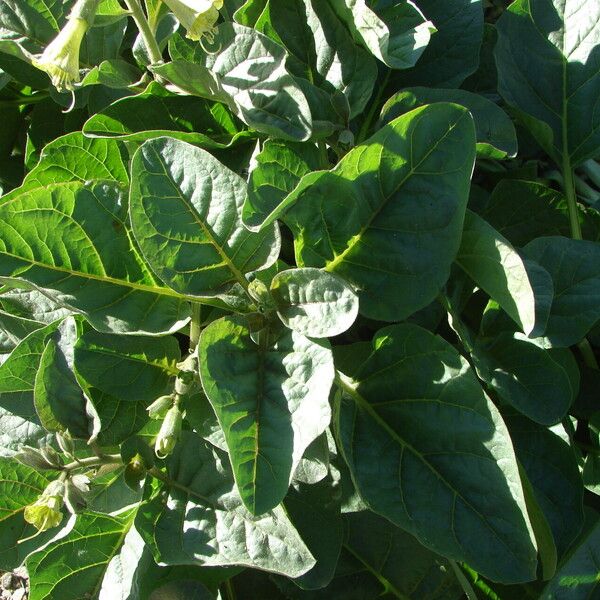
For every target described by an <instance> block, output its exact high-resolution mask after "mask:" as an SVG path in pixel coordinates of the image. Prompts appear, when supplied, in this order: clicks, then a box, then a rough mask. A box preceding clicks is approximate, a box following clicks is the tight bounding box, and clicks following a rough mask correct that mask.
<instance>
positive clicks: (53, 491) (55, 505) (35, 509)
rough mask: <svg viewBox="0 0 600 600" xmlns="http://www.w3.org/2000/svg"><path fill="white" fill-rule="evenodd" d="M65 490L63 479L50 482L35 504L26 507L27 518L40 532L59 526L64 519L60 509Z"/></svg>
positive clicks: (25, 516)
mask: <svg viewBox="0 0 600 600" xmlns="http://www.w3.org/2000/svg"><path fill="white" fill-rule="evenodd" d="M64 491H65V485H64V483H63V482H62V481H53V482H52V483H50V484H49V485H48V487H47V488H46V489H45V490H44V491H43V493H42V495H41V496H40V497H39V498H38V499H37V500H36V501H35V502H34V503H33V504H30V505H29V506H26V507H25V513H24V515H23V516H24V518H25V520H26V521H27V522H28V523H31V524H32V525H33V526H34V527H35V528H36V529H37V530H38V531H40V532H41V531H46V530H48V529H52V528H53V527H58V525H60V523H61V521H62V519H63V514H62V512H61V510H60V509H61V508H62V505H63V495H64Z"/></svg>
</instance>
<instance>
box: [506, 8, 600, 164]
mask: <svg viewBox="0 0 600 600" xmlns="http://www.w3.org/2000/svg"><path fill="white" fill-rule="evenodd" d="M497 29H498V34H499V38H498V44H497V45H496V62H497V65H498V76H499V79H498V90H499V91H500V93H501V94H502V96H503V97H504V99H505V100H506V101H507V102H508V103H509V104H511V105H512V106H514V107H515V108H517V109H518V110H519V111H520V112H521V113H522V115H523V117H524V121H525V123H526V124H527V126H528V127H529V128H530V129H531V131H532V133H533V134H534V136H535V137H536V138H537V140H538V142H539V143H540V144H541V145H542V146H543V148H544V149H545V150H546V151H547V152H548V153H549V154H550V155H551V156H552V157H553V158H554V160H555V161H556V162H557V163H558V164H559V165H561V166H564V167H565V168H571V166H576V165H577V164H580V163H581V162H583V161H584V160H585V159H587V158H590V157H594V156H595V155H596V154H597V153H598V150H599V149H600V114H599V113H598V111H597V110H596V107H597V102H598V96H599V95H600V71H599V70H598V46H599V44H600V5H599V4H598V2H597V1H596V0H579V1H578V2H576V3H574V4H573V3H570V2H564V1H563V0H516V1H515V2H513V3H512V4H511V6H510V7H509V8H508V9H507V10H506V11H505V13H504V14H503V15H502V17H501V18H500V20H499V21H498V24H497Z"/></svg>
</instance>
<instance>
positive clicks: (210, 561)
mask: <svg viewBox="0 0 600 600" xmlns="http://www.w3.org/2000/svg"><path fill="white" fill-rule="evenodd" d="M161 478H162V479H163V482H162V483H160V484H158V485H157V486H155V488H154V489H153V488H151V487H150V486H147V489H146V492H145V501H144V503H143V504H142V506H141V507H140V511H139V512H138V518H137V520H136V528H137V529H138V531H139V532H140V534H141V535H142V537H144V539H145V540H146V542H147V543H149V544H150V545H151V547H152V548H153V551H154V558H155V560H156V561H157V562H158V563H159V564H166V565H169V564H179V565H183V564H187V565H204V566H207V567H210V566H232V565H240V566H247V567H253V568H259V569H262V570H265V571H271V572H275V573H281V574H283V575H287V576H288V577H299V576H300V575H302V574H304V573H305V572H306V571H308V570H309V569H310V568H312V567H313V566H314V564H315V561H314V558H313V557H312V555H311V554H310V552H309V550H308V549H307V547H306V546H305V545H304V542H303V541H302V540H301V538H300V536H299V535H298V533H297V532H296V530H295V529H294V527H293V526H292V524H291V522H290V520H289V518H288V517H287V515H286V514H285V512H284V510H283V509H282V508H280V507H277V508H275V509H274V510H272V511H270V512H268V513H266V514H263V515H261V516H254V515H252V514H251V513H250V512H249V511H248V510H247V509H246V508H245V507H244V505H243V503H242V500H241V498H240V496H239V494H238V493H237V491H236V487H235V483H234V481H233V475H232V472H231V468H230V466H229V459H228V457H227V456H226V454H225V453H223V452H221V451H219V450H217V449H215V448H214V447H212V446H210V445H208V444H207V443H205V442H203V441H202V439H201V438H199V437H198V436H196V435H194V434H192V433H187V432H184V434H183V437H182V439H181V442H180V443H179V445H178V446H177V447H176V449H175V452H174V454H173V455H172V456H171V457H170V458H169V460H168V471H167V474H165V475H164V476H161Z"/></svg>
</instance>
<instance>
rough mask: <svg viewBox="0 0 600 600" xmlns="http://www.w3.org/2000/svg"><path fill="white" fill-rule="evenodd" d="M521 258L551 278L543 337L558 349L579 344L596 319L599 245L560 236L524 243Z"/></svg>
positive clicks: (599, 291)
mask: <svg viewBox="0 0 600 600" xmlns="http://www.w3.org/2000/svg"><path fill="white" fill-rule="evenodd" d="M524 252H525V255H526V256H527V257H528V258H530V259H532V260H534V261H536V262H537V263H539V264H540V265H541V266H542V267H543V268H544V269H545V270H546V271H547V272H548V273H550V276H551V277H552V281H553V283H554V300H553V301H552V306H551V308H550V316H549V318H548V325H547V327H546V331H545V333H544V337H545V338H546V339H547V340H548V341H549V342H550V343H551V344H552V345H553V346H558V347H567V346H572V345H573V344H576V343H577V342H579V341H580V340H581V339H582V338H583V337H584V336H585V335H586V334H587V333H588V331H589V330H590V329H591V328H592V327H593V325H594V324H595V323H596V321H598V319H599V318H600V273H599V272H598V264H600V246H599V245H598V244H596V243H594V242H588V241H582V240H571V239H568V238H564V237H543V238H538V239H535V240H533V241H532V242H530V243H529V244H527V246H525V248H524Z"/></svg>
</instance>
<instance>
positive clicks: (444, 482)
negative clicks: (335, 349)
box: [337, 324, 536, 583]
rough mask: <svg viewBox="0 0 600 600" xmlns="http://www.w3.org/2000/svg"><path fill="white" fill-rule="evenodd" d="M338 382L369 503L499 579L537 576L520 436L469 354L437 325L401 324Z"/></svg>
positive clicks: (346, 446) (346, 443) (343, 437)
mask: <svg viewBox="0 0 600 600" xmlns="http://www.w3.org/2000/svg"><path fill="white" fill-rule="evenodd" d="M338 381H339V385H340V386H341V389H342V394H343V396H342V399H341V401H340V405H339V407H338V410H337V429H338V437H339V440H340V443H341V445H342V450H343V455H344V458H345V459H346V461H347V463H348V465H349V467H350V470H351V472H352V477H353V480H354V481H355V483H356V485H357V487H358V491H359V493H360V495H361V497H362V498H363V499H364V501H365V502H366V503H367V505H368V506H369V507H370V508H371V509H372V510H373V511H374V512H376V513H378V514H380V515H382V516H385V517H386V518H387V519H389V520H390V521H392V522H393V523H394V524H396V525H398V526H399V527H401V528H403V529H406V530H407V531H409V532H411V533H412V534H413V535H415V536H416V537H417V539H418V540H419V541H420V542H421V543H423V544H424V545H425V546H426V547H428V548H430V549H431V550H433V551H435V552H438V553H439V554H442V555H443V556H446V557H448V558H453V559H455V560H460V561H465V562H467V563H468V564H469V565H470V566H471V567H472V568H474V569H476V570H477V571H478V572H479V573H482V574H483V575H485V576H486V577H489V578H490V579H493V580H497V581H502V582H505V583H508V582H513V583H516V582H523V581H530V580H532V579H535V575H536V545H535V541H534V537H533V532H532V529H531V525H530V523H529V520H528V517H527V510H526V506H525V499H524V496H523V490H522V486H521V481H520V478H519V471H518V466H517V461H516V459H515V455H514V451H513V447H512V443H511V440H510V437H509V434H508V431H507V429H506V426H505V425H504V422H503V421H502V418H501V416H500V413H499V412H498V411H497V409H496V408H495V407H494V405H493V403H492V402H491V401H490V400H489V399H488V398H487V397H486V395H485V394H484V392H483V390H482V389H481V386H480V385H479V383H478V381H477V379H476V377H475V375H474V373H473V371H472V370H471V368H470V367H469V364H468V363H467V361H466V360H465V359H464V358H462V357H461V356H460V355H459V354H458V353H457V352H456V350H455V349H454V348H453V347H452V346H451V345H450V344H448V342H446V341H444V340H443V339H441V338H439V337H437V336H435V335H433V334H431V333H429V332H428V331H426V330H424V329H421V328H420V327H417V326H415V325H408V324H406V325H396V326H391V327H387V328H385V329H383V330H381V331H380V332H379V333H378V334H377V335H376V337H375V338H374V340H373V350H372V352H371V355H370V356H369V358H368V359H367V360H366V362H364V363H363V365H362V367H361V368H360V369H359V370H358V371H357V372H356V373H355V374H354V376H353V379H350V378H348V377H346V376H341V377H340V378H339V380H338Z"/></svg>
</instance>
